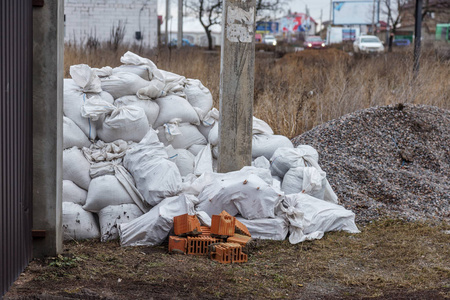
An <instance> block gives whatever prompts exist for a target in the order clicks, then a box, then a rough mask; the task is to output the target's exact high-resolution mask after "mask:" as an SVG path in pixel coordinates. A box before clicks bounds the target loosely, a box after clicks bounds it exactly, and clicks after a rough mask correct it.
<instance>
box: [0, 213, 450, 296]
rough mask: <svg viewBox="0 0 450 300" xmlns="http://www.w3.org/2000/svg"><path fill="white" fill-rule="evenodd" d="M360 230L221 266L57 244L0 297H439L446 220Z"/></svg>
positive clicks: (447, 285)
mask: <svg viewBox="0 0 450 300" xmlns="http://www.w3.org/2000/svg"><path fill="white" fill-rule="evenodd" d="M359 227H360V229H361V231H362V232H361V233H360V234H346V233H343V232H333V233H327V234H326V235H325V237H324V238H323V239H321V240H316V241H312V242H304V243H301V244H297V245H291V244H289V242H288V241H283V242H279V241H255V242H254V243H253V244H252V246H251V247H250V249H249V260H248V262H247V263H243V264H233V265H222V264H219V263H216V262H214V261H211V260H209V259H208V258H207V257H200V256H198V257H197V256H186V255H172V254H169V253H168V251H167V245H161V246H158V247H128V248H122V247H120V245H119V242H118V241H115V242H109V243H100V242H99V241H92V240H91V241H84V242H67V243H65V244H64V252H63V254H62V255H60V256H59V257H56V258H47V259H45V260H33V261H32V262H31V263H30V265H29V267H28V268H27V269H26V270H25V271H24V273H22V274H21V275H20V277H19V279H18V280H17V281H16V282H15V283H14V285H13V286H12V288H11V289H10V291H9V292H8V293H7V294H6V296H5V299H73V298H77V299H187V298H200V299H236V298H244V299H263V298H270V299H279V298H286V299H350V298H359V299H366V298H367V299H369V298H370V299H446V298H450V261H449V259H448V258H449V257H450V247H449V245H450V234H449V229H450V227H449V225H448V224H443V225H427V224H424V223H406V222H403V221H397V220H384V221H378V222H373V223H371V224H368V225H365V226H363V225H359Z"/></svg>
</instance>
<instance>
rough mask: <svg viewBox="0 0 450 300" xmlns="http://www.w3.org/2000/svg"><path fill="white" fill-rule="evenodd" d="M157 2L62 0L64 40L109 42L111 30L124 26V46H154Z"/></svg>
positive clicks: (156, 37) (144, 0)
mask: <svg viewBox="0 0 450 300" xmlns="http://www.w3.org/2000/svg"><path fill="white" fill-rule="evenodd" d="M157 4H158V1H157V0H65V4H64V14H65V15H64V21H65V22H64V29H65V30H64V40H65V41H66V42H68V41H75V42H77V43H80V42H81V43H85V42H86V41H87V39H88V38H89V37H95V38H97V39H98V40H99V41H108V40H110V37H111V30H112V29H113V28H114V27H115V28H117V26H118V25H119V23H120V24H121V25H123V26H124V29H125V32H124V39H123V42H124V43H129V44H134V43H135V44H139V45H142V46H145V47H150V48H153V47H156V46H157V44H158V30H157V26H158V13H157Z"/></svg>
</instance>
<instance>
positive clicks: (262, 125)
mask: <svg viewBox="0 0 450 300" xmlns="http://www.w3.org/2000/svg"><path fill="white" fill-rule="evenodd" d="M253 134H268V135H271V134H273V130H272V128H270V126H269V124H267V123H266V122H264V121H263V120H261V119H258V118H257V117H253ZM269 158H270V157H269Z"/></svg>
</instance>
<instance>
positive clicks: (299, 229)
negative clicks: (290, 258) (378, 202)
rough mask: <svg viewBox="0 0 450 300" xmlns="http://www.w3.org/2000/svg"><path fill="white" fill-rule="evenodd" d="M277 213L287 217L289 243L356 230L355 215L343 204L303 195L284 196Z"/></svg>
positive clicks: (357, 231)
mask: <svg viewBox="0 0 450 300" xmlns="http://www.w3.org/2000/svg"><path fill="white" fill-rule="evenodd" d="M279 208H280V210H281V211H280V212H278V213H277V214H278V215H280V216H284V217H286V218H287V219H288V220H289V224H290V225H289V232H290V235H289V242H291V243H292V244H297V243H301V242H303V241H306V240H314V239H320V238H322V237H323V234H324V233H325V232H328V231H338V230H343V231H346V232H350V233H359V232H360V231H359V230H358V227H356V224H355V214H354V213H353V212H352V211H350V210H346V209H345V208H344V207H343V206H340V205H337V204H333V203H330V202H327V201H323V200H320V199H317V198H314V197H312V196H309V195H306V194H292V195H286V197H285V199H284V200H283V201H282V203H281V205H280V206H279Z"/></svg>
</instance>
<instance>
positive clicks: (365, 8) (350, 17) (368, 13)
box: [333, 0, 380, 25]
mask: <svg viewBox="0 0 450 300" xmlns="http://www.w3.org/2000/svg"><path fill="white" fill-rule="evenodd" d="M379 4H380V2H379V0H375V1H374V0H345V1H342V0H333V24H334V25H369V24H372V18H373V20H374V22H375V24H377V23H378V20H379V16H380V9H379V8H380V5H379Z"/></svg>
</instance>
